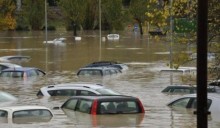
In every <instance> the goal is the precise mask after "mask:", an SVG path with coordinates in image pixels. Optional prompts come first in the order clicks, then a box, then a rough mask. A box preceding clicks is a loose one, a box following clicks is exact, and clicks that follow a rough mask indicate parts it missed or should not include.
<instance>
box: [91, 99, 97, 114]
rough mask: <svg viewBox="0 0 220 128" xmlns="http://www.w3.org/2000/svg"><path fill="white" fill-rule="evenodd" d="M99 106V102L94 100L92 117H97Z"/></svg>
mask: <svg viewBox="0 0 220 128" xmlns="http://www.w3.org/2000/svg"><path fill="white" fill-rule="evenodd" d="M97 106H98V101H97V100H94V102H93V104H92V110H91V114H92V115H96V114H97Z"/></svg>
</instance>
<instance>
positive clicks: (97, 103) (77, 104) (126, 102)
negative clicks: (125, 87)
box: [61, 95, 145, 115]
mask: <svg viewBox="0 0 220 128" xmlns="http://www.w3.org/2000/svg"><path fill="white" fill-rule="evenodd" d="M61 108H62V110H63V111H64V112H65V111H66V110H71V111H78V112H82V113H87V114H92V115H96V114H97V115H99V114H135V113H136V114H137V113H145V110H144V107H143V105H142V103H141V101H140V100H139V99H138V98H136V97H132V96H122V95H121V96H73V97H71V98H69V99H68V100H67V101H66V102H65V103H64V104H63V105H62V106H61Z"/></svg>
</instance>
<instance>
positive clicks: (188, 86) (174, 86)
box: [166, 85, 196, 88]
mask: <svg viewBox="0 0 220 128" xmlns="http://www.w3.org/2000/svg"><path fill="white" fill-rule="evenodd" d="M166 88H196V87H195V86H191V85H170V86H167V87H166Z"/></svg>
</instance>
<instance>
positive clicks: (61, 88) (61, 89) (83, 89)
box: [37, 83, 120, 96]
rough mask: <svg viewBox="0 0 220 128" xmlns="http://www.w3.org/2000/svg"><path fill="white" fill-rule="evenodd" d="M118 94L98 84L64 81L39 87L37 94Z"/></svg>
mask: <svg viewBox="0 0 220 128" xmlns="http://www.w3.org/2000/svg"><path fill="white" fill-rule="evenodd" d="M77 95H84V96H85V95H120V94H119V93H118V92H115V91H113V90H111V89H109V88H106V87H104V86H103V85H100V84H88V83H64V84H57V85H49V86H45V87H42V88H40V90H39V91H38V93H37V96H77Z"/></svg>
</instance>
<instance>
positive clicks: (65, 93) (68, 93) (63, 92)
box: [48, 89, 76, 96]
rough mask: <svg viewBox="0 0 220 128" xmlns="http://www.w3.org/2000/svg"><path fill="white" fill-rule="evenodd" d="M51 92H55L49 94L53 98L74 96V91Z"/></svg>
mask: <svg viewBox="0 0 220 128" xmlns="http://www.w3.org/2000/svg"><path fill="white" fill-rule="evenodd" d="M53 91H55V92H53V93H50V94H52V95H53V96H75V95H76V90H70V89H63V90H53ZM48 92H49V91H48Z"/></svg>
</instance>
